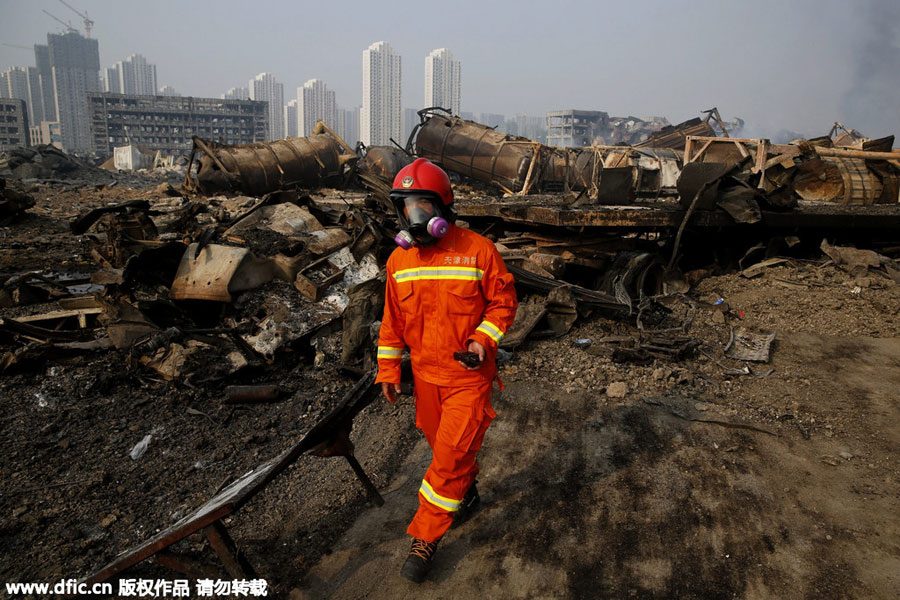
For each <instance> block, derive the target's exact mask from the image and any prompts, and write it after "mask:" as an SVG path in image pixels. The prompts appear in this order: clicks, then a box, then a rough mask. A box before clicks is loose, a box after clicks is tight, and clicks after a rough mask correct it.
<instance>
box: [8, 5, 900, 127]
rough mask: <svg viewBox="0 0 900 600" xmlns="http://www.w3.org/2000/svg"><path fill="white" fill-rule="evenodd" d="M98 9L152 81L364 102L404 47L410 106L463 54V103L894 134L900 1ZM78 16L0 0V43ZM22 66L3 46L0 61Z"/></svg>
mask: <svg viewBox="0 0 900 600" xmlns="http://www.w3.org/2000/svg"><path fill="white" fill-rule="evenodd" d="M68 2H69V3H70V4H72V5H73V6H75V7H77V8H80V9H86V10H87V12H88V14H89V15H90V17H91V18H92V19H93V20H94V21H95V25H94V30H93V37H96V38H97V39H98V40H99V41H100V63H101V67H107V66H110V65H112V64H113V63H114V62H116V61H119V60H122V59H124V58H125V57H127V56H128V55H130V54H132V53H139V54H143V55H144V56H145V57H147V59H148V60H149V61H150V62H152V63H155V64H156V66H157V79H158V83H159V85H160V86H163V85H171V86H173V87H175V88H176V89H177V90H178V91H179V92H180V93H182V94H184V95H194V96H211V97H218V96H219V95H220V94H221V93H222V92H224V91H225V90H226V89H228V88H231V87H235V86H244V87H246V85H247V80H248V79H250V78H251V77H253V76H254V75H256V74H257V73H260V72H262V71H269V72H271V73H273V74H274V75H275V77H276V78H277V79H278V80H279V81H281V82H282V83H284V87H285V102H287V101H288V100H290V99H291V98H294V97H295V96H296V88H297V86H298V85H302V84H303V82H305V81H306V80H307V79H311V78H313V77H318V78H319V79H322V80H324V81H325V82H326V84H327V85H328V86H329V88H330V89H333V90H334V91H335V92H336V93H337V102H338V104H339V105H340V106H343V107H347V106H355V105H359V104H361V99H360V95H361V92H362V83H361V78H362V66H361V65H362V51H363V50H364V49H365V48H367V47H368V46H369V45H370V44H371V43H373V42H376V41H379V40H385V41H387V42H389V43H390V44H391V46H393V48H394V51H395V52H397V53H398V54H400V55H401V56H402V57H403V104H404V106H405V107H409V108H421V106H422V102H423V89H422V86H423V82H424V58H425V56H426V55H427V54H428V53H429V52H430V51H431V50H433V49H435V48H441V47H446V48H449V49H450V50H451V51H452V52H453V53H454V54H455V55H456V57H457V59H459V60H460V61H461V62H462V110H463V111H467V112H474V113H479V112H494V113H502V114H506V115H508V116H511V115H513V114H514V113H527V114H529V115H534V116H542V115H543V114H544V113H545V112H546V111H549V110H559V109H565V108H577V109H585V110H604V111H607V112H609V113H610V114H611V115H615V116H625V115H635V116H639V117H640V116H649V115H661V116H665V117H668V119H669V120H670V121H672V122H673V123H675V122H678V121H681V120H685V119H688V118H691V117H694V116H698V115H699V113H700V111H702V110H703V109H707V108H711V107H712V106H718V107H719V110H720V111H721V113H722V115H723V116H724V117H725V118H732V117H735V116H739V117H741V118H743V119H745V120H746V121H747V124H748V126H750V127H752V128H753V130H754V131H752V132H751V133H754V134H756V135H767V134H768V135H771V134H772V133H774V132H775V131H777V130H778V129H782V128H787V129H791V130H795V131H799V132H802V133H808V134H810V135H812V134H825V133H827V132H828V129H829V128H830V126H831V123H832V122H833V121H835V120H839V121H842V122H843V123H844V124H845V125H847V126H850V127H855V128H857V129H859V130H861V131H862V132H863V133H864V134H866V135H869V136H872V137H875V136H881V135H887V134H890V133H896V134H898V136H900V94H898V91H900V0H855V1H854V0H840V1H839V0H778V1H775V0H753V1H747V0H744V1H740V2H738V1H728V0H719V1H705V0H704V1H692V2H687V1H678V0H668V1H658V0H642V1H641V2H631V3H628V2H622V1H621V0H618V1H616V2H603V1H596V2H586V1H585V2H570V1H566V0H553V1H545V2H528V1H526V0H497V1H494V2H491V1H488V0H481V1H479V2H474V1H469V0H456V1H453V2H390V1H386V0H382V1H380V2H359V3H357V2H335V1H324V2H323V1H322V0H318V1H316V2H289V1H286V0H279V1H275V0H255V1H251V2H248V1H242V2H238V1H236V0H218V1H216V2H209V1H197V0H195V1H193V2H191V1H184V0H182V1H178V2H175V1H170V0H153V1H152V2H147V1H141V2H137V1H134V0H117V1H112V0H68ZM42 8H43V9H46V10H48V11H49V12H51V13H53V14H55V15H56V16H58V17H60V18H62V19H63V20H70V19H71V22H72V25H73V26H75V27H76V28H78V29H80V30H81V29H82V23H81V19H80V18H79V17H78V16H77V15H75V14H74V13H72V12H71V11H70V10H69V9H68V8H66V7H65V6H63V5H62V4H61V3H60V2H59V0H0V11H2V12H0V40H2V41H3V42H4V43H8V44H18V45H24V46H31V45H32V44H34V43H46V40H47V38H46V34H47V32H59V31H61V26H59V25H58V24H57V23H56V22H55V21H53V20H52V19H51V18H50V17H48V16H46V15H45V14H44V13H43V12H42V11H41V9H42ZM12 65H21V66H26V65H34V55H33V52H29V51H26V50H20V49H18V48H11V47H8V46H0V68H4V69H5V68H6V67H7V66H12Z"/></svg>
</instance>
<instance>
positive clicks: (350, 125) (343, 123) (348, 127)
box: [334, 106, 359, 146]
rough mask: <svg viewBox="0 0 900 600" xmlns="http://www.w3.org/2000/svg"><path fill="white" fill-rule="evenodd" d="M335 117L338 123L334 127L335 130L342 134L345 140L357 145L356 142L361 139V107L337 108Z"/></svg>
mask: <svg viewBox="0 0 900 600" xmlns="http://www.w3.org/2000/svg"><path fill="white" fill-rule="evenodd" d="M335 118H336V121H337V124H336V125H335V127H334V132H335V133H337V134H338V135H339V136H341V138H342V139H343V140H344V141H345V142H347V143H348V144H350V145H351V146H355V145H356V142H358V141H359V107H358V106H354V107H353V108H336V109H335Z"/></svg>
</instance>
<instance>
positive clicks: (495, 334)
mask: <svg viewBox="0 0 900 600" xmlns="http://www.w3.org/2000/svg"><path fill="white" fill-rule="evenodd" d="M475 331H480V332H481V333H483V334H485V335H486V336H488V337H489V338H491V339H492V340H494V341H495V342H497V343H498V344H499V343H500V340H502V339H503V332H502V331H500V328H499V327H497V326H496V325H494V324H493V323H491V322H490V321H482V322H481V325H479V326H478V328H477V329H476V330H475Z"/></svg>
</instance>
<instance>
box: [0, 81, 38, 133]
mask: <svg viewBox="0 0 900 600" xmlns="http://www.w3.org/2000/svg"><path fill="white" fill-rule="evenodd" d="M0 98H17V99H19V100H24V101H25V107H26V112H27V117H28V122H29V123H31V124H40V122H41V121H43V120H44V99H43V94H42V92H41V76H40V73H38V70H37V69H36V68H35V67H10V68H9V69H7V70H6V71H4V72H3V73H0Z"/></svg>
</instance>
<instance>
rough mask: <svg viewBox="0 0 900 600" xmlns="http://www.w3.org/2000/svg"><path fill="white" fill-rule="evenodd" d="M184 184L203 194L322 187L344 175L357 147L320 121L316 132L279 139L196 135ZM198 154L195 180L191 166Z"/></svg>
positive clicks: (256, 194)
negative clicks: (231, 140) (223, 140)
mask: <svg viewBox="0 0 900 600" xmlns="http://www.w3.org/2000/svg"><path fill="white" fill-rule="evenodd" d="M193 139H194V147H193V150H192V151H191V162H190V165H189V168H188V170H187V173H186V174H185V186H186V187H188V188H190V189H199V191H200V192H202V193H204V194H215V193H220V192H229V191H233V192H241V193H244V194H249V195H253V196H261V195H263V194H267V193H269V192H273V191H275V190H279V189H282V188H285V187H290V186H298V187H303V188H318V187H321V186H323V185H328V184H332V185H333V184H335V183H339V182H340V181H342V180H343V179H344V178H345V176H346V174H347V173H348V172H349V171H350V169H351V167H352V165H353V163H355V162H356V160H357V158H358V157H357V155H356V152H355V151H354V150H353V149H352V148H351V147H350V146H348V145H347V143H346V142H344V140H342V139H341V138H340V137H339V136H338V135H337V134H335V133H334V132H333V131H331V129H329V128H328V127H327V126H326V125H325V124H324V123H322V122H321V121H319V122H318V123H317V124H316V127H315V129H314V130H313V134H312V135H311V136H309V137H303V138H292V137H289V138H286V139H283V140H277V141H275V142H254V143H252V144H241V145H239V146H232V145H229V144H220V143H217V142H212V141H207V140H203V139H201V138H198V137H194V138H193ZM198 151H199V152H201V153H202V154H201V155H200V157H199V158H198V159H197V173H196V181H194V180H193V179H192V177H191V168H190V166H192V165H193V163H194V160H193V159H194V155H195V154H196V153H197V152H198Z"/></svg>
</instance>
